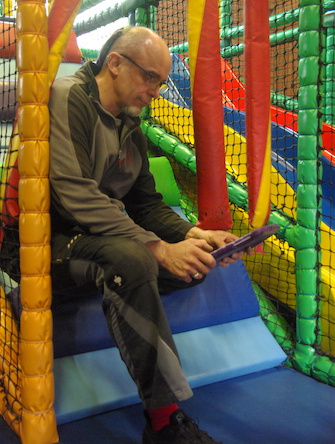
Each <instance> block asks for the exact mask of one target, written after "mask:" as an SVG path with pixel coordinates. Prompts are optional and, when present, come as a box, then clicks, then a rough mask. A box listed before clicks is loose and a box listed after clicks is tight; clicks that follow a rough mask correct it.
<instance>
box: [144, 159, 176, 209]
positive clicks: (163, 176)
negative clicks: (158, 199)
mask: <svg viewBox="0 0 335 444" xmlns="http://www.w3.org/2000/svg"><path fill="white" fill-rule="evenodd" d="M149 164H150V171H151V173H152V174H153V176H154V178H155V182H156V190H157V191H158V192H159V193H161V194H162V195H163V199H164V202H165V203H166V204H168V205H170V206H179V204H180V202H179V201H180V191H179V188H178V185H177V183H176V180H175V177H174V174H173V170H172V167H171V164H170V162H169V161H168V159H167V158H166V157H164V156H161V157H150V158H149Z"/></svg>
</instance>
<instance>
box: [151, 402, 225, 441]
mask: <svg viewBox="0 0 335 444" xmlns="http://www.w3.org/2000/svg"><path fill="white" fill-rule="evenodd" d="M142 444H222V443H219V442H218V441H214V439H212V438H211V437H210V436H209V435H208V434H207V433H206V432H204V431H203V430H200V429H199V427H198V426H197V425H196V424H195V423H194V421H193V419H191V418H190V417H189V416H187V415H186V414H185V413H184V412H183V411H182V410H180V409H178V410H176V411H175V412H174V413H172V415H171V417H170V424H169V425H167V426H166V427H164V428H163V429H162V430H159V431H158V432H154V431H153V430H152V428H151V426H150V422H149V420H148V418H147V424H146V426H145V429H144V432H143V440H142Z"/></svg>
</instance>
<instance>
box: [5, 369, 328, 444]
mask: <svg viewBox="0 0 335 444" xmlns="http://www.w3.org/2000/svg"><path fill="white" fill-rule="evenodd" d="M334 399H335V388H334V387H330V386H327V385H325V384H322V383H319V382H317V381H315V380H313V379H312V378H309V377H307V376H304V375H301V374H300V373H298V372H296V371H294V370H291V369H288V368H285V367H280V368H273V369H270V370H264V371H262V372H259V373H253V374H251V375H246V376H241V377H239V378H234V379H229V380H226V381H221V382H218V383H215V384H211V385H207V386H202V387H198V388H196V389H195V390H194V396H193V398H191V399H189V400H187V401H185V402H183V403H181V407H182V408H183V409H184V410H185V411H186V412H187V413H188V414H189V415H191V416H192V417H193V418H197V419H198V420H199V424H200V427H201V428H203V429H205V430H207V431H208V432H209V434H210V435H211V436H213V437H214V438H216V439H218V440H222V441H223V442H224V444H283V443H285V444H333V443H334V436H335V421H334V417H335V403H334ZM143 427H144V417H143V409H142V406H141V405H140V404H136V405H133V406H130V407H127V408H124V409H119V410H114V411H110V412H108V413H105V414H102V415H97V416H92V417H90V418H85V419H81V420H78V421H74V422H71V423H67V424H62V425H60V426H59V427H58V430H59V437H60V441H59V444H93V443H97V442H98V443H101V444H105V443H106V444H107V443H110V444H140V443H141V434H142V430H143ZM0 442H1V444H19V443H20V440H19V438H18V437H17V436H15V435H14V433H13V432H12V431H11V430H10V429H9V427H8V426H7V425H6V424H5V423H4V421H3V420H2V418H0Z"/></svg>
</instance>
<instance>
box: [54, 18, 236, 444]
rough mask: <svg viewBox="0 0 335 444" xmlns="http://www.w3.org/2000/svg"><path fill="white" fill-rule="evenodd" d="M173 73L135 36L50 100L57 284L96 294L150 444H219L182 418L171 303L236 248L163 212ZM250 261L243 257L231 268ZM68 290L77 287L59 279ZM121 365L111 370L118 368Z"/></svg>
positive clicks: (185, 394) (61, 83) (162, 50)
mask: <svg viewBox="0 0 335 444" xmlns="http://www.w3.org/2000/svg"><path fill="white" fill-rule="evenodd" d="M170 68H171V57H170V54H169V50H168V48H167V46H166V44H165V43H164V42H163V40H162V39H161V38H160V37H159V36H158V35H157V34H156V33H154V32H153V31H151V30H149V29H147V28H143V27H127V28H123V29H120V30H118V31H116V32H115V33H114V34H113V35H112V36H111V37H110V38H109V39H108V41H107V42H106V43H105V45H104V46H103V48H102V49H101V52H100V54H99V57H98V59H97V62H96V63H93V62H86V63H85V64H84V65H83V66H82V67H81V68H80V69H79V70H78V71H77V72H76V73H75V74H74V75H73V76H68V77H63V78H59V79H57V80H56V81H55V83H54V85H53V87H52V91H51V99H50V122H51V133H50V148H51V150H50V151H51V156H50V181H51V218H52V254H53V272H54V273H57V267H59V266H62V267H63V269H66V270H67V271H68V272H69V278H70V280H71V282H72V283H75V284H76V285H82V284H84V283H85V282H92V281H93V282H95V284H96V286H97V287H98V288H99V290H100V291H101V293H102V295H103V302H102V303H103V310H104V313H105V316H106V319H107V323H108V327H109V330H110V333H111V335H112V337H113V339H114V341H115V343H116V345H117V347H118V349H119V351H120V354H121V357H122V359H123V360H124V361H125V363H126V365H127V368H128V370H129V372H130V374H131V376H132V378H133V380H134V381H135V383H136V385H137V388H138V393H139V395H140V398H141V400H142V402H143V405H144V408H145V417H146V419H147V424H146V426H145V429H144V432H143V443H145V444H149V443H152V444H154V443H157V444H165V443H168V444H174V443H178V444H186V443H189V444H200V443H205V444H207V443H216V441H214V440H213V439H212V438H210V437H209V436H208V434H207V433H206V432H204V431H202V430H200V429H199V428H198V426H197V425H196V424H194V422H193V421H192V420H191V419H190V418H189V417H188V416H187V415H186V414H185V413H184V412H183V411H182V410H181V409H180V408H179V406H178V404H177V403H178V402H180V401H183V400H185V399H187V398H189V397H190V396H192V391H191V389H190V387H189V384H188V382H187V381H186V378H185V376H184V374H183V371H182V369H181V366H180V361H179V357H178V353H177V350H176V346H175V344H174V341H173V338H172V335H171V332H170V329H169V326H168V323H167V320H166V316H165V313H164V310H163V307H162V303H161V299H160V293H163V292H169V291H173V290H176V289H181V288H185V287H189V286H191V285H196V284H198V283H199V282H201V281H202V280H203V279H204V277H205V276H206V275H207V274H208V273H209V272H210V270H211V269H212V268H214V267H215V265H216V264H215V261H214V259H213V258H212V256H211V255H210V254H209V253H210V251H212V250H213V248H217V247H219V246H222V245H224V244H225V243H228V242H230V241H232V240H233V239H235V236H233V235H232V234H230V233H227V232H224V231H211V230H207V231H205V230H201V229H200V228H198V227H196V226H194V225H193V224H191V223H189V222H187V221H185V220H182V219H181V218H180V217H179V216H178V215H177V214H175V212H174V211H173V210H171V208H169V207H168V206H167V205H166V204H164V203H163V202H162V196H161V195H160V194H159V193H157V192H156V190H155V184H154V179H153V177H152V175H151V173H150V172H149V166H148V159H147V145H146V140H145V137H144V135H143V134H142V132H141V130H140V128H139V123H140V121H139V118H138V116H139V115H140V113H141V111H142V109H143V107H145V106H147V105H149V103H150V101H151V100H152V99H153V98H156V97H158V96H159V91H160V87H161V85H162V84H163V83H164V81H165V79H166V78H167V76H168V74H169V71H170ZM240 258H241V254H239V253H238V254H236V255H235V256H234V257H232V258H226V259H225V260H224V261H222V263H221V265H222V266H227V265H228V264H229V263H230V262H235V261H236V260H237V259H240ZM54 285H55V286H56V287H59V288H60V287H64V286H66V285H67V282H66V279H65V275H63V279H59V278H57V279H56V278H55V279H54ZM112 365H113V363H111V366H112Z"/></svg>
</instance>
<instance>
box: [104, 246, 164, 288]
mask: <svg viewBox="0 0 335 444" xmlns="http://www.w3.org/2000/svg"><path fill="white" fill-rule="evenodd" d="M104 272H105V282H106V284H107V286H108V287H109V288H110V289H112V290H114V291H117V292H118V293H119V292H120V293H122V292H123V291H129V290H131V289H133V288H134V287H137V286H139V285H142V284H144V283H145V282H148V281H152V280H156V279H157V277H158V262H157V260H156V258H155V257H154V256H153V254H152V253H151V251H150V250H149V249H148V248H147V247H146V246H145V245H143V244H141V243H139V242H136V241H132V240H130V239H126V240H125V242H122V246H121V245H120V249H119V251H116V249H115V245H114V247H113V249H112V251H110V263H109V265H107V266H106V267H104Z"/></svg>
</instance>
